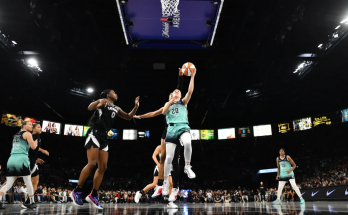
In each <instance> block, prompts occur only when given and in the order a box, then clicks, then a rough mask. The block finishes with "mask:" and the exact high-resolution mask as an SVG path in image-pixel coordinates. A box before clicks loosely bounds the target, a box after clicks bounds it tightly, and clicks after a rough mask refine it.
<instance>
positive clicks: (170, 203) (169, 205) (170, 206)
mask: <svg viewBox="0 0 348 215" xmlns="http://www.w3.org/2000/svg"><path fill="white" fill-rule="evenodd" d="M167 208H178V206H177V205H176V204H174V203H173V202H169V203H168V204H167Z"/></svg>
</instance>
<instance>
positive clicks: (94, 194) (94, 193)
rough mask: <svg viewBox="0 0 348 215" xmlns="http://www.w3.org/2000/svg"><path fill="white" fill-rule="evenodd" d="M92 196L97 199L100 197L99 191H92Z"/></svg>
mask: <svg viewBox="0 0 348 215" xmlns="http://www.w3.org/2000/svg"><path fill="white" fill-rule="evenodd" d="M92 196H93V197H97V196H98V190H94V189H93V190H92Z"/></svg>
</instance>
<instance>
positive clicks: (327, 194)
mask: <svg viewBox="0 0 348 215" xmlns="http://www.w3.org/2000/svg"><path fill="white" fill-rule="evenodd" d="M335 190H336V189H335ZM335 190H333V191H331V192H329V191H326V196H330V195H331V193H333V192H334V191H335Z"/></svg>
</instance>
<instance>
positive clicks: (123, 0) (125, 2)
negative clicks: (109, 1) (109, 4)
mask: <svg viewBox="0 0 348 215" xmlns="http://www.w3.org/2000/svg"><path fill="white" fill-rule="evenodd" d="M120 2H121V4H127V2H128V0H121V1H120Z"/></svg>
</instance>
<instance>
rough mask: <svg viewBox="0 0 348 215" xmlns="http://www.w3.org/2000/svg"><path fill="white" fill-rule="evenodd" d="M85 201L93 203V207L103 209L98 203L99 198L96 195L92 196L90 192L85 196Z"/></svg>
mask: <svg viewBox="0 0 348 215" xmlns="http://www.w3.org/2000/svg"><path fill="white" fill-rule="evenodd" d="M86 201H87V202H88V203H90V204H92V205H93V207H95V208H97V209H100V210H103V208H102V206H101V205H100V204H99V200H98V197H94V196H92V193H90V194H89V195H88V196H87V197H86Z"/></svg>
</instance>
